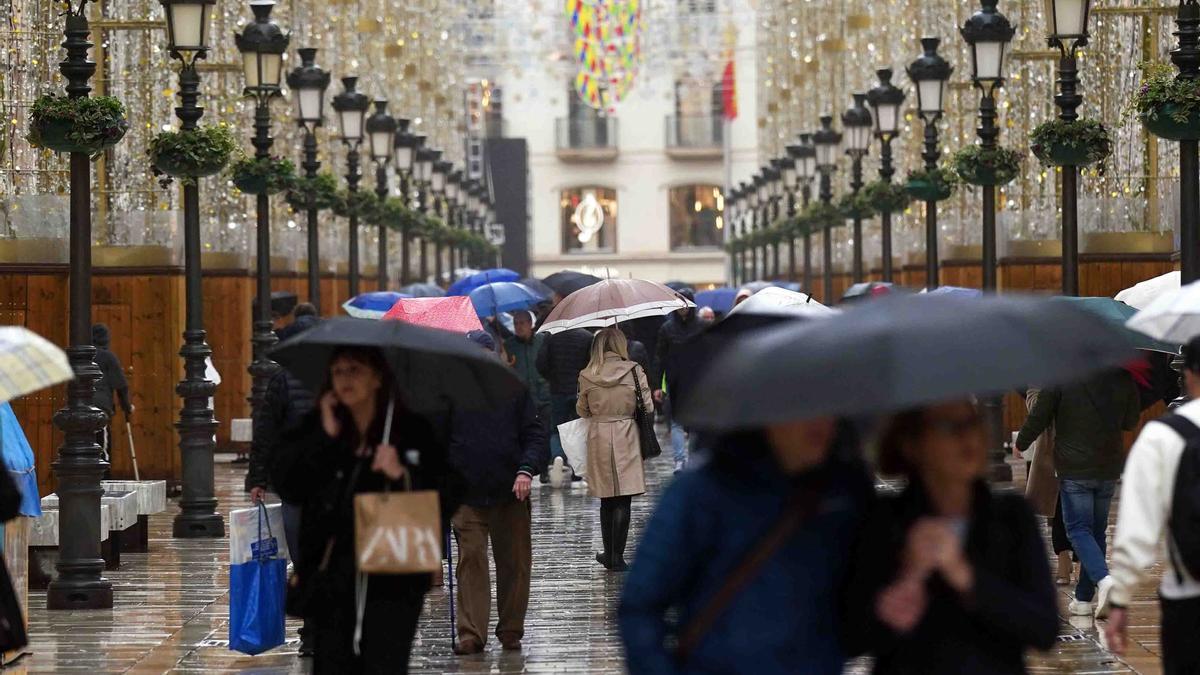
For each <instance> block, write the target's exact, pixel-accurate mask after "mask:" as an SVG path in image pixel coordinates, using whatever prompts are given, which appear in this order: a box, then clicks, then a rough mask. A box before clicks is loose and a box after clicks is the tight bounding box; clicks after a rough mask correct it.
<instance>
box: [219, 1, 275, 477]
mask: <svg viewBox="0 0 1200 675" xmlns="http://www.w3.org/2000/svg"><path fill="white" fill-rule="evenodd" d="M273 7H275V1H274V0H254V2H251V3H250V9H251V10H252V11H253V12H254V21H253V22H251V23H249V24H247V25H246V27H245V28H243V29H242V32H241V33H240V34H239V35H236V36H235V37H234V42H235V43H236V44H237V49H238V51H239V52H241V54H242V65H243V71H244V73H245V76H246V89H245V93H246V95H248V96H253V97H254V138H253V139H252V140H251V143H252V144H253V145H254V157H255V159H269V158H270V157H271V144H272V142H273V140H272V138H271V106H270V103H271V99H272V98H275V97H277V96H280V95H281V92H280V88H279V83H280V78H281V77H282V72H283V70H282V66H283V53H284V52H286V51H287V48H288V42H289V41H290V38H289V36H288V34H287V33H284V32H283V29H281V28H280V27H279V24H277V23H275V22H274V21H271V9H272V8H273ZM257 197H258V203H257V214H258V223H257V229H258V252H257V254H258V316H257V317H255V321H254V336H253V337H252V338H251V340H250V341H251V344H252V345H253V349H254V361H253V363H251V364H250V369H249V370H250V374H251V375H252V376H253V377H254V385H253V388H252V390H251V397H250V401H251V404H252V407H253V410H254V414H257V413H258V411H259V410H260V409H261V408H262V404H263V400H264V398H265V396H266V393H267V382H268V381H270V379H271V376H272V375H274V374H275V371H276V370H278V368H279V365H278V364H276V363H275V362H274V361H272V360H271V359H269V358H267V350H269V349H270V348H271V345H273V344H275V342H276V339H277V338H276V337H275V331H273V330H271V327H272V326H271V324H272V322H271V200H270V198H269V197H268V196H267V195H266V193H265V192H264V193H262V194H259V195H257ZM209 470H210V471H211V467H210V469H209Z"/></svg>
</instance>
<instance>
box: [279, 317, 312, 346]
mask: <svg viewBox="0 0 1200 675" xmlns="http://www.w3.org/2000/svg"><path fill="white" fill-rule="evenodd" d="M320 322H321V320H320V319H319V318H318V317H315V316H312V315H311V314H308V315H305V316H299V317H296V320H295V321H293V322H291V323H289V324H288V325H286V326H284V327H283V328H280V329H279V330H277V331H275V335H276V337H278V338H279V341H280V342H283V341H284V340H286V339H288V338H290V337H295V336H297V335H299V334H301V333H303V332H304V331H306V330H308V329H309V328H312V327H313V326H315V325H317V324H318V323H320Z"/></svg>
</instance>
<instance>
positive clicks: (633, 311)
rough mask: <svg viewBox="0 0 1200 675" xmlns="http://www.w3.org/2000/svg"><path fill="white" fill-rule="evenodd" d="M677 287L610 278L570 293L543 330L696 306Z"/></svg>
mask: <svg viewBox="0 0 1200 675" xmlns="http://www.w3.org/2000/svg"><path fill="white" fill-rule="evenodd" d="M695 306H696V305H695V303H693V302H689V301H688V300H686V299H684V298H683V297H682V296H680V295H679V294H678V293H676V292H675V291H673V290H671V289H669V288H667V287H666V286H663V285H662V284H660V283H656V282H653V281H646V280H645V279H606V280H604V281H601V282H599V283H596V284H592V285H591V286H588V287H587V288H583V289H580V290H578V291H575V292H574V293H572V294H570V295H568V296H567V297H566V298H564V299H563V301H562V302H560V303H558V306H557V307H555V308H554V310H553V311H551V312H550V315H549V316H547V317H546V320H545V322H543V323H542V327H541V328H539V329H538V332H539V333H550V334H553V333H559V332H562V331H565V330H571V329H573V328H603V327H604V326H611V325H613V324H614V323H616V322H618V321H630V320H632V319H640V318H642V317H647V316H666V315H668V314H670V313H671V312H674V311H675V310H677V309H682V308H684V307H695Z"/></svg>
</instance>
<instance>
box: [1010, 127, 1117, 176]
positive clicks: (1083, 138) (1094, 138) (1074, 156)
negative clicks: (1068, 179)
mask: <svg viewBox="0 0 1200 675" xmlns="http://www.w3.org/2000/svg"><path fill="white" fill-rule="evenodd" d="M1029 149H1030V150H1032V151H1033V155H1034V157H1037V158H1038V160H1040V161H1041V162H1042V164H1045V165H1047V166H1089V165H1091V164H1095V163H1097V162H1103V161H1104V160H1105V159H1108V156H1109V155H1110V154H1111V153H1112V140H1111V139H1110V138H1109V136H1108V129H1105V128H1104V125H1103V124H1101V123H1100V122H1098V121H1096V120H1090V119H1086V120H1070V121H1068V120H1059V119H1055V120H1050V121H1049V122H1043V123H1041V124H1039V125H1037V126H1036V127H1034V129H1033V132H1032V133H1030V134H1029Z"/></svg>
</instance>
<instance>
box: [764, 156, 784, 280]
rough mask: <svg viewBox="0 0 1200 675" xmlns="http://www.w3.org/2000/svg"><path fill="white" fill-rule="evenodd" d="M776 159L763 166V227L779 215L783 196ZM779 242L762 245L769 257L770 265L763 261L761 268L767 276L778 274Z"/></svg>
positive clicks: (769, 225)
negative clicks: (765, 195) (780, 199)
mask: <svg viewBox="0 0 1200 675" xmlns="http://www.w3.org/2000/svg"><path fill="white" fill-rule="evenodd" d="M777 161H778V160H775V159H772V160H771V161H770V163H769V165H767V166H765V167H763V180H764V181H765V183H766V188H767V203H766V204H765V205H763V225H762V226H763V227H764V228H769V227H771V225H773V224H774V223H775V219H776V218H778V217H779V198H780V197H782V196H783V175H782V171H780V169H779V167H778V166H777V165H776V164H775V162H777ZM779 244H780V242H778V241H774V242H771V243H770V244H766V245H764V246H763V256H764V257H767V256H769V258H770V263H771V264H770V267H768V266H767V262H766V261H764V262H763V270H764V273H765V275H766V276H767V277H768V278H775V277H778V276H779Z"/></svg>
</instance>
